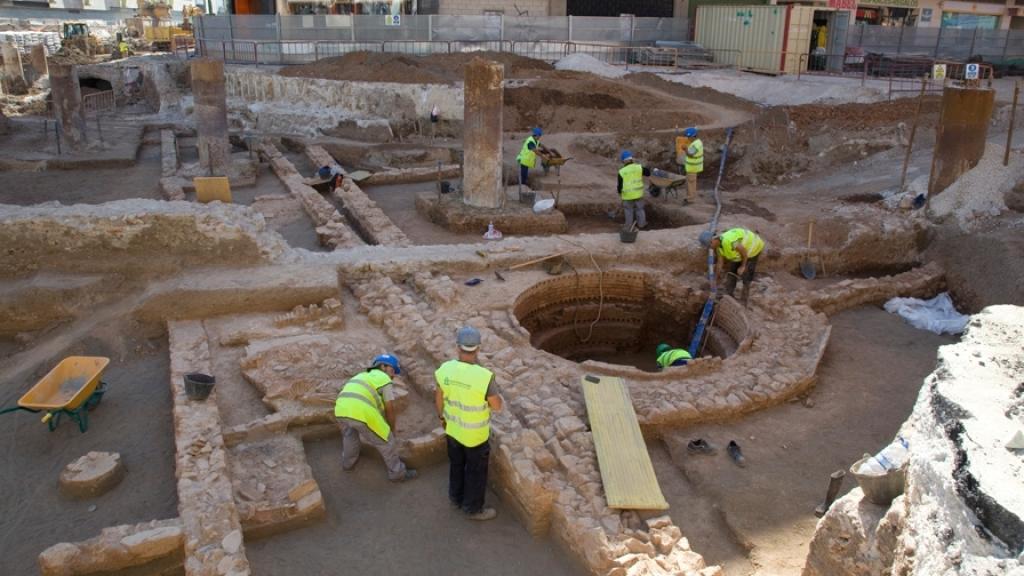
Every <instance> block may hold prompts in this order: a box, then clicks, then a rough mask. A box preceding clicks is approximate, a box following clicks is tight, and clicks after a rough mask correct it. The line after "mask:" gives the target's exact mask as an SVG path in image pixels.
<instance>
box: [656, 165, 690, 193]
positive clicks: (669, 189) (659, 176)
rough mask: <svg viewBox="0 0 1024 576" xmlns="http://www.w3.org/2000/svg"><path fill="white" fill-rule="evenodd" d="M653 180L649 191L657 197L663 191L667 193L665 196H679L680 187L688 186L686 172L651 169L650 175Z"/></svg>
mask: <svg viewBox="0 0 1024 576" xmlns="http://www.w3.org/2000/svg"><path fill="white" fill-rule="evenodd" d="M648 180H650V182H651V186H650V189H648V193H650V195H651V196H653V197H655V198H657V197H658V196H661V193H662V192H664V193H665V198H668V197H669V196H676V197H678V196H679V188H681V187H683V186H686V175H685V174H674V173H672V172H666V171H665V170H660V169H658V168H655V169H654V170H651V175H650V176H649V177H648Z"/></svg>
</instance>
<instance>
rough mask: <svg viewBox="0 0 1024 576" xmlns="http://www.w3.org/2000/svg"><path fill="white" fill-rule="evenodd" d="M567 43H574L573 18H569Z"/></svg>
mask: <svg viewBox="0 0 1024 576" xmlns="http://www.w3.org/2000/svg"><path fill="white" fill-rule="evenodd" d="M567 41H568V42H572V16H569V40H567Z"/></svg>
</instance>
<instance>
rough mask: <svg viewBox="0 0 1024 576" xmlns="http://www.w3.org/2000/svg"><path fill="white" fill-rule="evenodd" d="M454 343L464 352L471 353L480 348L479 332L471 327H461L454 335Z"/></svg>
mask: <svg viewBox="0 0 1024 576" xmlns="http://www.w3.org/2000/svg"><path fill="white" fill-rule="evenodd" d="M455 343H456V344H458V345H459V348H462V349H463V350H465V351H466V352H472V351H474V350H476V349H477V348H479V347H480V332H478V331H477V329H476V328H473V327H472V326H463V327H462V328H459V331H458V332H457V333H456V335H455Z"/></svg>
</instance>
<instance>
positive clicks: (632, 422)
mask: <svg viewBox="0 0 1024 576" xmlns="http://www.w3.org/2000/svg"><path fill="white" fill-rule="evenodd" d="M581 383H582V385H583V397H584V398H585V399H586V402H587V415H588V417H589V418H590V429H591V432H592V433H593V435H594V446H595V448H596V449H597V464H598V467H599V468H600V470H601V480H602V482H603V483H604V493H605V499H607V501H608V507H609V508H622V509H631V510H667V509H668V502H666V501H665V496H664V495H662V493H661V487H660V486H659V485H658V477H657V476H655V475H654V466H653V465H652V464H651V456H650V454H648V453H647V444H645V443H644V437H643V435H642V434H641V433H640V424H639V423H638V422H637V420H636V412H635V411H633V401H632V400H630V398H629V390H628V389H627V388H626V383H625V382H623V381H622V378H616V377H611V376H584V377H583V378H582V379H581Z"/></svg>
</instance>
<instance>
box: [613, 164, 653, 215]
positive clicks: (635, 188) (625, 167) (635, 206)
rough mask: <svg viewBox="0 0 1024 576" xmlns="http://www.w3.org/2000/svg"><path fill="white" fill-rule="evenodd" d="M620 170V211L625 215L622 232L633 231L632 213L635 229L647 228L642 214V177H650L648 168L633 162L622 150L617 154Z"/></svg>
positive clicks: (643, 213)
mask: <svg viewBox="0 0 1024 576" xmlns="http://www.w3.org/2000/svg"><path fill="white" fill-rule="evenodd" d="M619 160H620V161H621V162H622V168H619V187H618V192H619V197H620V198H622V210H623V212H625V213H626V222H625V223H624V225H623V229H624V230H632V229H633V218H634V213H635V214H636V225H637V228H641V229H643V228H646V227H647V214H646V213H645V212H644V176H650V175H651V171H650V169H649V168H644V167H643V165H641V164H639V163H638V162H635V161H634V160H633V153H632V152H630V151H629V150H623V151H622V154H619Z"/></svg>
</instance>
